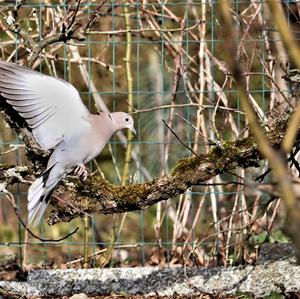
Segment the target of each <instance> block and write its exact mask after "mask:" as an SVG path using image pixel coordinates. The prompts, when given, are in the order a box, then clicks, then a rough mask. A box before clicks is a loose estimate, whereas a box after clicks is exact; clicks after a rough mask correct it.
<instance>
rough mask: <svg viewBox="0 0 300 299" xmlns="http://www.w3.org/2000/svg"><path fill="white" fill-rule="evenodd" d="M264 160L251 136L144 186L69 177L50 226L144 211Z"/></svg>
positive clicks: (277, 135)
mask: <svg viewBox="0 0 300 299" xmlns="http://www.w3.org/2000/svg"><path fill="white" fill-rule="evenodd" d="M287 121H288V120H287V119H286V120H282V121H281V122H280V123H276V124H274V126H273V128H272V130H271V131H269V132H268V133H266V136H267V139H268V140H269V142H270V144H271V145H272V146H273V147H274V148H278V147H279V145H280V143H281V141H282V136H284V133H285V130H286V124H287ZM299 138H300V136H298V139H299ZM262 159H263V157H262V155H261V154H260V152H259V151H258V148H257V145H256V143H255V141H254V138H253V136H251V135H250V136H249V137H247V138H243V139H241V140H237V141H235V142H226V143H224V144H223V146H222V147H213V148H212V149H211V151H210V152H209V154H207V155H201V156H199V157H188V158H184V159H182V160H179V161H178V162H177V164H176V166H175V168H174V169H173V171H172V172H171V173H170V174H168V175H164V176H162V177H159V178H156V179H154V180H153V181H150V182H147V183H144V184H131V185H127V186H118V185H114V184H112V183H110V182H109V181H107V180H105V179H103V178H101V177H100V176H92V177H89V178H88V179H87V181H85V182H82V181H80V180H78V179H74V178H67V179H66V180H64V182H63V183H62V184H61V186H60V187H59V188H58V189H57V190H56V191H55V193H54V196H53V197H52V200H51V203H52V205H53V206H55V207H56V208H57V210H55V211H52V213H51V215H50V218H49V220H48V223H49V224H50V225H52V224H55V223H57V222H60V221H70V220H72V219H74V218H76V217H78V216H81V215H84V214H85V213H87V214H92V213H104V214H112V213H123V212H126V211H134V210H141V209H143V208H146V207H149V206H151V205H153V204H155V203H157V202H159V201H162V200H167V199H168V198H174V197H175V196H177V195H178V194H181V193H183V192H185V191H186V190H187V189H188V188H189V187H190V186H193V185H198V184H200V183H204V182H206V181H207V180H209V179H211V178H212V177H214V176H216V175H218V174H221V173H223V172H225V171H228V170H230V169H234V168H236V167H242V168H246V167H250V166H252V167H258V166H259V161H260V160H262ZM7 169H9V167H8V166H6V167H1V165H0V178H2V179H3V178H5V177H6V176H5V174H4V173H5V172H6V171H7ZM29 173H30V171H28V169H27V170H26V171H23V172H21V173H20V176H21V177H26V176H28V175H29ZM17 180H18V178H16V179H15V180H14V181H13V182H15V181H17Z"/></svg>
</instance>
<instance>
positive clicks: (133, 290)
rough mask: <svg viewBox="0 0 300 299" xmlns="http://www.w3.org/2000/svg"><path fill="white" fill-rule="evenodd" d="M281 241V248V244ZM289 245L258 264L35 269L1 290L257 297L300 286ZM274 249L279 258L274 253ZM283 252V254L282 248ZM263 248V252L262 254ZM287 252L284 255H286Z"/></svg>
mask: <svg viewBox="0 0 300 299" xmlns="http://www.w3.org/2000/svg"><path fill="white" fill-rule="evenodd" d="M280 246H281V247H280ZM291 250H293V249H292V247H291V246H290V245H287V244H284V245H274V244H271V245H266V246H265V247H263V249H262V256H263V257H264V258H261V259H259V263H258V264H257V265H256V266H246V267H229V268H225V267H214V268H204V267H199V268H196V267H193V268H186V271H184V269H183V268H157V267H153V268H151V267H139V268H112V269H78V270H75V269H69V270H35V271H31V272H29V274H28V278H27V281H26V282H17V281H0V290H1V289H2V290H3V291H5V293H6V294H11V295H13V296H26V297H30V298H32V297H42V296H51V297H54V296H58V297H61V296H70V295H73V294H76V293H84V294H87V295H88V294H91V295H105V294H108V295H109V294H111V293H116V294H120V293H121V294H127V295H143V296H150V295H159V296H172V295H174V294H178V295H183V296H193V295H199V294H201V293H209V294H222V295H226V294H234V293H237V292H248V293H252V294H253V295H254V296H255V297H261V296H265V295H268V294H270V293H271V292H272V291H279V287H278V286H279V285H281V286H284V288H285V290H286V292H299V291H300V266H298V265H296V264H295V263H294V260H295V258H294V255H293V254H291V252H292V251H291ZM272 252H274V253H275V255H274V256H275V257H274V256H272ZM280 252H281V253H284V254H282V255H280V254H278V253H280ZM263 253H265V254H263ZM284 257H286V259H285V258H284Z"/></svg>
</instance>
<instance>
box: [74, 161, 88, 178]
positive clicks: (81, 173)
mask: <svg viewBox="0 0 300 299" xmlns="http://www.w3.org/2000/svg"><path fill="white" fill-rule="evenodd" d="M74 174H75V175H76V176H78V177H82V179H83V180H84V181H85V180H86V179H87V176H88V172H87V170H86V168H85V166H84V164H83V163H80V164H78V165H77V167H76V168H75V170H74Z"/></svg>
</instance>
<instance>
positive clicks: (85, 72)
mask: <svg viewBox="0 0 300 299" xmlns="http://www.w3.org/2000/svg"><path fill="white" fill-rule="evenodd" d="M216 3H217V1H214V0H211V1H205V0H202V1H201V0H182V1H175V0H168V1H162V0H140V1H130V0H129V1H121V0H119V1H114V0H113V1H106V2H105V3H104V4H103V6H102V7H101V9H100V10H99V11H96V9H97V7H98V6H99V1H91V0H88V1H87V0H82V1H80V2H78V1H73V2H72V1H32V0H31V1H29V0H26V1H22V2H15V1H0V15H1V18H0V56H1V60H7V61H11V62H17V63H19V64H22V65H26V64H27V62H28V59H29V58H30V55H31V54H30V50H29V48H28V46H27V45H26V43H24V41H23V40H22V39H21V38H20V36H19V35H18V34H14V33H12V32H11V31H9V30H8V29H7V24H6V20H7V17H8V16H10V17H11V18H13V20H14V22H16V23H18V24H19V26H20V27H21V28H22V29H23V30H24V31H25V32H26V33H27V34H28V35H29V36H31V37H32V38H33V39H34V40H35V41H37V42H39V41H42V40H43V39H45V38H47V37H49V36H51V35H54V34H57V33H59V32H61V30H62V28H63V24H64V23H66V22H67V21H70V16H72V15H74V12H75V11H76V10H77V8H78V11H77V12H76V17H75V22H74V24H73V29H74V30H75V32H76V30H77V29H78V28H80V26H82V25H84V24H86V23H87V22H88V20H89V19H90V18H91V16H92V15H93V14H94V13H95V14H96V17H95V18H94V19H93V22H92V24H91V25H90V26H89V29H88V30H87V32H86V33H87V34H86V38H85V40H78V39H71V40H68V41H67V42H66V43H63V42H59V43H55V44H51V45H49V46H48V47H46V48H45V49H44V50H43V51H42V53H41V54H40V58H39V59H38V60H37V61H36V62H35V63H34V65H33V68H34V69H35V70H37V71H40V72H43V73H45V74H49V75H51V76H55V77H59V78H62V79H65V80H67V81H68V82H70V83H72V84H73V85H74V86H75V87H76V88H77V89H78V90H79V91H80V95H81V97H82V99H83V101H84V102H85V104H86V105H87V107H88V108H89V109H90V111H93V112H97V111H99V110H101V109H102V108H103V107H105V106H106V107H107V108H108V109H109V110H110V111H119V110H122V111H129V112H131V113H133V117H134V120H135V124H136V130H137V135H136V136H134V137H133V138H132V139H131V140H130V141H129V143H128V144H130V145H131V148H129V150H130V151H132V152H134V153H135V154H134V157H135V158H134V159H133V158H132V159H131V161H130V163H129V164H128V166H129V174H128V175H127V174H126V167H125V165H126V163H125V161H126V160H125V156H126V148H127V146H126V144H127V143H126V142H125V143H124V140H123V139H122V138H121V139H120V138H119V137H118V136H114V137H113V138H112V140H111V142H110V144H109V145H108V146H107V147H106V148H105V150H104V151H103V152H102V153H101V155H100V156H99V157H98V158H97V160H95V161H93V162H91V163H89V165H88V167H89V171H90V173H92V174H93V175H104V177H105V178H106V179H108V180H110V181H111V182H113V183H114V184H121V183H127V184H128V183H143V182H146V181H149V180H152V179H153V178H156V177H159V176H161V175H164V174H167V173H169V172H171V171H172V169H173V168H174V167H175V165H176V163H177V161H178V160H179V159H182V158H184V157H188V156H190V155H191V152H190V151H189V150H188V149H187V148H186V147H184V146H183V145H182V144H181V143H180V142H179V141H178V140H177V139H176V138H175V137H174V135H173V134H172V133H171V132H170V130H168V128H167V127H166V126H165V125H164V123H163V122H162V119H163V120H165V121H166V122H167V123H168V125H169V126H170V127H171V128H172V130H173V131H174V132H175V133H176V134H177V136H178V137H179V138H180V140H181V141H183V142H184V143H185V144H186V145H187V146H188V147H190V148H192V149H193V150H194V151H195V152H197V153H198V154H205V153H208V152H209V150H210V148H211V143H212V142H211V141H213V142H217V141H221V140H231V141H232V140H237V139H239V138H242V137H244V136H247V134H248V127H247V123H246V121H245V118H244V113H243V112H242V111H241V109H240V103H239V96H238V92H237V89H236V85H235V82H234V80H233V79H232V77H231V74H230V72H229V71H228V69H227V66H226V63H225V62H224V60H225V57H224V56H225V54H224V47H226V46H228V45H226V44H224V41H223V40H222V32H223V31H224V30H226V28H224V27H223V26H222V22H220V19H219V15H218V13H217V9H216ZM77 5H78V6H77ZM282 5H283V6H284V9H285V13H286V17H287V18H288V20H289V23H290V26H291V30H293V31H295V33H296V34H297V29H295V28H296V27H294V26H297V25H298V22H299V16H300V15H299V10H298V7H299V4H298V3H296V2H294V1H285V2H282ZM231 14H232V16H233V18H234V22H235V29H236V39H235V40H232V43H235V44H236V45H237V48H238V59H239V62H240V64H241V66H242V68H243V71H244V75H245V76H246V80H247V89H248V91H249V94H250V98H251V101H252V104H253V106H254V107H256V111H257V113H258V115H259V117H260V121H262V122H271V121H273V120H274V119H276V118H278V117H280V115H282V114H283V113H284V112H286V110H287V108H288V107H287V105H286V101H285V99H286V98H289V99H290V100H291V101H292V100H293V98H292V97H291V95H290V94H291V88H293V86H291V83H290V82H287V81H286V80H284V78H283V76H284V75H286V73H287V72H288V70H289V69H290V68H292V66H290V65H289V64H288V57H287V54H286V52H285V49H284V47H283V44H282V42H281V40H280V36H279V34H278V32H277V31H276V30H275V28H274V24H273V20H272V16H271V15H270V12H269V10H268V7H267V5H266V4H265V3H264V1H263V0H262V1H246V0H241V1H231ZM126 62H127V63H126ZM128 72H129V74H130V73H131V77H132V86H131V85H130V82H131V80H130V79H131V78H130V76H129V77H128ZM61 100H62V101H63V99H61ZM66 117H67V116H66ZM0 125H1V130H0V163H2V164H3V163H5V164H13V165H30V163H31V162H30V161H28V160H27V158H26V155H25V148H24V146H23V145H22V140H21V139H20V138H19V137H18V136H17V135H16V134H15V133H14V131H13V130H11V129H10V128H9V127H8V125H7V124H6V123H5V121H4V119H3V118H1V119H0ZM123 133H124V135H127V132H126V131H124V132H123ZM267 169H268V165H267V164H266V163H263V162H262V163H260V167H258V168H249V169H246V170H243V169H236V170H233V171H232V173H225V174H222V175H220V176H217V177H215V178H213V179H212V180H211V181H209V182H206V184H203V186H194V187H192V188H190V189H189V190H188V191H187V192H186V193H184V194H182V195H181V196H178V197H176V198H173V199H169V200H167V201H164V202H160V203H158V204H156V205H154V206H151V207H149V208H148V209H146V210H143V211H136V212H130V213H126V214H120V215H95V216H93V217H92V218H90V217H85V218H84V219H81V218H77V219H76V220H73V221H71V222H70V223H59V224H56V225H54V226H48V225H47V223H46V219H45V220H44V221H43V223H42V224H41V225H40V226H39V227H38V228H37V229H35V230H34V232H35V233H36V234H38V235H39V236H41V237H43V238H49V239H57V238H61V237H63V236H65V235H66V234H68V233H69V232H71V231H73V230H74V229H75V228H76V227H79V230H78V232H77V233H75V234H73V235H72V236H71V237H69V238H67V239H65V240H63V241H61V242H59V243H54V242H41V241H40V240H38V239H35V238H33V237H32V236H30V235H28V233H27V232H25V231H24V229H23V228H22V226H21V225H20V224H19V221H18V218H17V217H16V215H15V212H14V210H13V209H12V207H11V205H10V203H9V202H8V201H7V199H6V198H5V196H1V195H0V254H2V255H6V254H16V255H17V257H18V261H19V262H20V263H21V264H24V265H27V267H43V268H44V267H54V268H68V267H75V268H81V267H116V266H121V267H126V266H130V267H132V266H140V265H160V266H191V265H204V266H207V265H236V264H245V263H249V264H252V263H254V262H255V260H256V257H257V253H258V249H259V246H260V245H261V244H262V243H264V242H288V239H287V238H286V237H285V236H284V234H283V233H282V231H281V230H280V227H281V225H282V222H283V219H284V214H285V212H284V209H283V207H282V206H281V202H280V199H274V200H272V201H269V200H270V196H269V195H268V194H265V193H260V192H257V191H256V190H255V188H252V190H249V188H248V189H247V188H245V186H244V185H243V184H242V183H243V182H244V181H243V179H242V178H244V177H246V178H248V179H249V180H255V179H256V178H257V177H258V176H260V175H261V174H263V173H264V172H265V171H266V170H267ZM271 179H272V174H270V175H266V176H264V181H265V182H268V181H270V180H271ZM27 189H28V185H23V184H15V185H14V186H11V187H10V191H11V192H13V194H14V197H15V200H16V202H17V203H18V206H19V210H20V214H21V216H22V218H23V219H24V220H25V219H26V217H27V209H26V204H27V198H26V197H27ZM253 189H254V190H253ZM51 209H52V208H51V207H49V208H48V209H47V213H49V212H50V211H51Z"/></svg>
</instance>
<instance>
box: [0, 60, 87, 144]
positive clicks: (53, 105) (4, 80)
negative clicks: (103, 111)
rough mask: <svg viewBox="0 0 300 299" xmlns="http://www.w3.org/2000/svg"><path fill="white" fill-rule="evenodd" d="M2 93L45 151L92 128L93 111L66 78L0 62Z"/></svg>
mask: <svg viewBox="0 0 300 299" xmlns="http://www.w3.org/2000/svg"><path fill="white" fill-rule="evenodd" d="M0 94H1V95H2V96H3V97H4V98H5V99H6V101H7V103H8V104H10V105H11V106H12V107H13V108H14V109H15V110H16V111H17V112H18V113H19V115H20V116H21V117H22V118H23V119H24V120H25V121H26V123H27V124H28V127H29V128H31V130H32V133H33V136H34V138H35V139H36V141H37V142H38V144H39V145H40V146H41V147H42V148H43V149H45V150H48V149H51V148H53V147H55V146H56V145H57V144H58V143H60V142H61V141H62V140H67V139H68V138H71V137H73V136H76V134H80V132H84V131H85V130H86V129H87V128H89V127H90V122H89V115H90V113H89V111H88V110H87V108H86V107H85V106H84V104H83V102H82V100H81V98H80V96H79V93H78V91H77V90H76V89H75V88H74V86H73V85H71V84H69V83H67V82H66V81H64V80H61V79H57V78H53V77H50V76H47V75H44V74H41V73H39V72H36V71H33V70H30V69H28V68H25V67H21V66H18V65H17V64H14V63H9V62H4V61H0Z"/></svg>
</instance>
